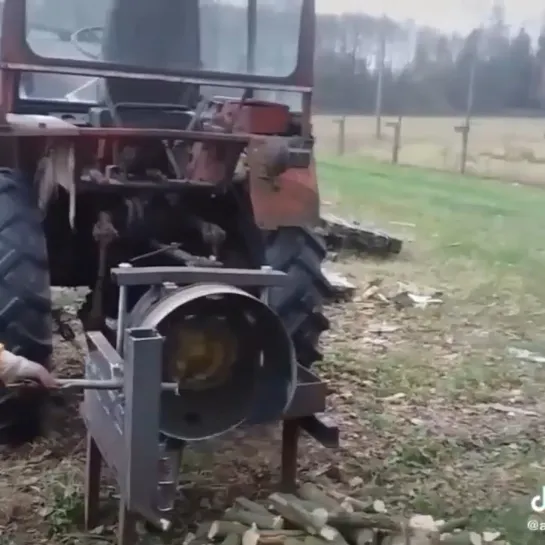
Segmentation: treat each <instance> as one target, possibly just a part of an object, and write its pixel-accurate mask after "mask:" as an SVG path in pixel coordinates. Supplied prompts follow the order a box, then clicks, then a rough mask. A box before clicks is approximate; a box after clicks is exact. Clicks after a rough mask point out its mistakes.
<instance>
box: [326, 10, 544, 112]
mask: <svg viewBox="0 0 545 545" xmlns="http://www.w3.org/2000/svg"><path fill="white" fill-rule="evenodd" d="M381 41H382V43H383V47H384V49H383V51H384V57H383V58H384V64H383V66H384V69H383V76H382V89H383V93H382V96H383V99H382V107H383V112H384V113H386V114H392V115H398V114H412V115H452V114H460V113H464V112H466V110H467V107H468V94H469V87H470V86H472V87H473V92H472V93H471V94H472V95H473V100H472V101H471V99H470V102H472V108H471V109H472V112H473V113H474V114H482V115H493V114H499V113H509V112H513V113H515V112H516V113H517V114H519V115H524V113H530V112H532V113H533V114H534V115H535V114H536V113H537V114H539V111H541V110H544V109H545V28H544V29H543V30H542V31H541V35H540V36H539V38H538V39H537V41H535V40H532V38H531V37H530V35H529V34H528V32H527V31H526V30H525V29H524V28H520V29H516V30H515V32H513V29H511V28H510V27H509V26H508V24H507V22H506V20H505V11H504V9H503V6H502V4H501V2H496V3H495V5H494V8H493V9H492V13H491V15H490V18H489V20H488V21H487V22H486V24H484V25H483V26H482V27H479V28H476V29H474V30H473V31H471V32H470V33H469V34H468V35H467V36H460V35H457V34H451V35H447V34H444V33H441V32H439V31H438V30H436V29H432V28H418V27H417V26H416V25H415V24H414V23H404V24H403V23H398V22H395V21H392V20H389V19H385V18H383V19H377V18H373V17H370V16H367V15H364V14H344V15H337V16H336V15H318V18H317V47H316V63H315V66H316V97H315V104H316V107H317V108H318V109H319V110H321V111H325V112H334V113H342V112H346V113H355V112H357V113H362V114H370V113H373V112H374V110H375V105H376V94H377V77H378V72H379V67H380V66H381V59H380V57H381V47H380V44H381ZM407 52H409V53H407ZM472 72H473V77H472ZM471 82H472V85H471Z"/></svg>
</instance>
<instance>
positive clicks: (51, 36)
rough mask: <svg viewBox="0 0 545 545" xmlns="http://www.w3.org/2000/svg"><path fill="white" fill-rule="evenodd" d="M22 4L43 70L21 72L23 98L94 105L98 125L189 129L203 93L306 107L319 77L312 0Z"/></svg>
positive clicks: (35, 0) (47, 0)
mask: <svg viewBox="0 0 545 545" xmlns="http://www.w3.org/2000/svg"><path fill="white" fill-rule="evenodd" d="M22 4H23V5H24V8H25V39H26V45H27V46H28V48H29V49H30V52H31V54H32V55H35V56H36V57H37V58H39V63H40V64H41V65H42V68H43V70H40V71H38V72H37V71H32V72H31V71H29V72H26V73H25V72H23V74H22V77H21V85H20V93H19V96H20V98H22V99H23V100H27V101H28V100H30V101H35V100H39V101H43V100H46V101H48V102H53V101H54V102H55V103H57V105H59V104H62V103H70V109H73V108H74V105H75V104H87V105H88V113H89V123H90V124H91V125H92V126H99V127H111V126H131V127H152V126H153V127H158V128H172V129H185V128H186V127H187V126H188V125H189V123H190V122H191V119H192V114H191V113H190V112H191V111H193V110H194V109H195V108H196V106H197V104H198V103H199V100H200V98H202V97H203V96H208V97H210V98H211V97H213V96H215V95H222V96H228V97H233V96H235V97H241V96H242V95H243V94H244V93H245V92H246V97H247V98H252V99H254V100H275V101H277V100H278V98H280V101H281V102H286V101H287V102H289V103H290V106H295V108H296V109H298V110H299V111H300V110H301V104H302V94H301V92H299V90H300V88H301V87H306V88H307V89H308V88H309V87H310V85H311V83H312V63H313V48H314V43H313V42H314V0H275V1H271V0H183V1H181V0H180V1H173V0H154V1H151V0H95V1H93V2H88V1H86V0H24V2H22ZM8 31H9V28H8ZM59 62H61V63H62V64H63V65H64V68H63V70H62V73H59V72H60V70H59V69H58V67H59ZM33 64H36V63H33ZM45 64H47V65H49V66H51V68H52V69H51V70H46V69H45V68H44V65H45ZM67 65H69V67H70V68H71V69H67V68H68V66H67ZM53 67H56V68H53ZM48 72H49V73H48ZM82 72H85V73H86V74H88V75H83V74H81V73H82ZM91 73H93V74H92V75H91ZM301 90H302V89H301ZM57 107H58V106H57ZM48 113H50V112H48Z"/></svg>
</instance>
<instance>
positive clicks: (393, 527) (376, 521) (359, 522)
mask: <svg viewBox="0 0 545 545" xmlns="http://www.w3.org/2000/svg"><path fill="white" fill-rule="evenodd" d="M328 524H330V525H331V526H333V527H334V528H338V527H345V528H375V529H377V530H387V531H389V532H400V531H402V530H403V525H402V524H400V523H399V522H398V521H397V520H396V519H395V518H394V517H391V516H389V515H384V514H381V513H377V514H367V513H338V514H336V515H331V516H330V517H329V518H328Z"/></svg>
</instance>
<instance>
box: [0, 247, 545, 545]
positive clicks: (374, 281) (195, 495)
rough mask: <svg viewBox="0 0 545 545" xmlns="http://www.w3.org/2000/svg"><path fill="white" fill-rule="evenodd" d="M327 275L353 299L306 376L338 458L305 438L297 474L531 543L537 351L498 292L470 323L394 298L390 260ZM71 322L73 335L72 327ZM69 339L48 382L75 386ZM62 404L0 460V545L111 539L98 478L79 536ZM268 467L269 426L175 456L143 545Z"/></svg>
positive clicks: (245, 490) (274, 450)
mask: <svg viewBox="0 0 545 545" xmlns="http://www.w3.org/2000/svg"><path fill="white" fill-rule="evenodd" d="M452 266H453V267H456V263H452ZM335 267H336V269H337V270H338V271H340V272H343V273H345V274H347V275H348V277H349V278H350V279H351V281H352V282H354V283H355V284H356V286H357V288H358V290H357V293H356V297H355V298H354V300H352V301H350V302H347V303H343V304H336V305H332V306H330V307H328V314H329V317H330V319H331V322H332V329H331V331H330V332H329V333H328V334H327V335H326V337H325V339H324V343H323V345H324V348H325V351H326V359H325V362H324V363H323V364H321V365H320V366H319V371H320V373H321V375H322V376H324V377H325V378H327V379H328V380H329V381H330V382H331V386H332V388H333V389H334V391H335V393H334V394H333V395H332V396H331V398H330V400H329V405H330V411H331V414H332V415H335V417H336V418H337V420H338V422H339V424H340V426H341V431H342V446H341V448H340V449H339V450H338V451H327V450H325V449H322V448H321V447H319V446H317V445H316V444H314V443H312V442H311V441H307V440H305V441H304V442H303V445H302V448H301V452H302V456H301V471H302V474H303V475H306V476H309V477H311V478H313V479H316V480H318V481H322V482H325V483H327V484H328V486H335V487H337V488H338V489H339V490H343V491H346V492H349V493H351V494H352V495H354V496H368V497H374V498H378V499H382V500H384V501H385V502H386V504H387V506H388V508H389V509H390V510H391V511H393V512H397V511H399V512H403V511H405V512H411V513H422V514H431V515H434V516H435V517H437V518H444V517H447V518H448V517H453V516H459V515H471V516H472V520H473V525H474V526H475V528H483V529H484V528H489V529H490V528H492V529H501V530H502V531H505V533H506V537H508V538H509V539H510V540H511V544H512V545H531V544H533V543H536V544H537V543H542V540H540V539H538V538H539V537H541V538H542V537H543V536H537V535H531V534H530V532H528V530H526V522H527V520H528V517H529V516H530V514H531V513H530V508H529V498H530V497H532V496H534V495H535V494H537V493H538V492H539V490H540V486H541V484H542V482H541V481H540V480H539V479H540V475H541V474H542V473H543V466H542V463H543V447H542V444H541V440H542V437H543V435H544V433H545V423H544V421H543V415H544V414H545V402H544V401H543V397H542V392H543V386H542V385H541V382H542V381H543V380H542V379H543V361H542V360H540V359H539V358H540V357H539V356H536V355H535V354H534V353H533V352H524V349H529V348H531V349H532V350H535V351H537V348H536V347H535V346H532V347H530V346H529V345H528V344H527V343H526V344H524V342H526V341H525V337H524V335H521V334H519V332H517V329H516V324H515V323H513V322H512V320H511V319H510V317H509V312H508V309H507V307H506V303H505V302H504V301H503V300H502V299H501V298H500V295H499V292H498V298H497V300H496V303H494V301H493V300H490V298H489V296H488V295H487V298H486V300H487V301H488V307H486V312H484V311H483V308H484V307H483V306H482V302H481V301H478V300H477V299H473V300H472V301H471V304H470V302H469V301H468V300H467V293H466V292H463V291H460V290H458V289H455V288H452V289H449V287H448V286H440V285H438V286H431V288H426V286H423V285H420V286H418V285H417V286H414V287H413V286H403V287H401V288H400V286H399V285H398V282H399V281H404V282H407V281H410V280H411V279H412V280H414V278H417V277H416V275H415V269H414V268H412V266H411V264H410V262H409V261H407V257H406V256H405V257H404V256H403V255H402V256H400V257H399V258H397V259H396V260H395V261H389V262H381V263H374V262H371V261H366V262H361V261H357V260H354V259H346V260H342V261H340V262H338V263H336V265H335ZM456 274H457V277H458V278H462V280H463V278H464V275H467V279H469V278H471V274H472V272H471V269H470V268H469V269H464V267H459V268H458V270H456ZM462 283H463V282H462ZM370 285H371V286H372V289H368V288H369V286H370ZM466 285H467V284H466ZM443 288H445V289H444V290H443V293H442V294H441V293H440V294H437V293H435V295H434V296H435V297H436V299H438V301H436V302H435V303H432V304H429V305H428V306H427V307H426V308H415V307H414V306H411V307H404V305H401V304H396V303H395V302H394V300H393V299H394V298H393V297H392V296H393V295H395V294H398V293H399V291H400V290H403V289H406V290H407V291H409V292H411V293H413V292H414V293H417V294H423V293H427V292H429V293H432V292H434V291H437V289H439V290H442V289H443ZM464 293H465V295H464ZM475 293H476V292H475V290H473V291H472V298H473V297H476V295H475ZM61 302H65V301H64V300H62V301H61ZM420 306H423V305H422V304H421V305H420ZM67 311H68V312H69V313H70V312H72V313H73V312H74V307H73V305H72V306H69V307H67ZM516 323H518V322H516ZM71 324H72V326H73V327H74V328H75V329H77V328H78V324H77V322H76V321H75V320H74V319H72V321H71ZM530 334H531V332H530V333H529V335H530ZM527 338H529V336H528V337H526V340H527ZM78 341H81V331H78V336H77V337H76V341H75V342H67V341H63V340H62V339H60V337H57V339H56V348H55V350H56V357H55V361H56V365H57V369H58V373H59V374H61V375H63V376H66V375H72V376H76V375H78V374H79V373H81V369H82V350H81V347H80V346H79V345H78ZM523 341H524V342H523ZM543 354H544V355H545V351H544V352H543ZM544 361H545V360H544ZM540 379H541V380H540ZM65 399H66V405H65V406H64V407H55V408H53V409H52V416H51V418H52V422H53V426H54V432H52V434H51V436H50V437H49V438H48V439H47V440H44V441H42V442H40V443H38V444H36V445H34V446H33V447H31V448H25V449H23V450H22V451H21V452H15V453H11V454H10V455H7V454H5V453H4V454H3V457H2V460H1V461H0V497H1V498H2V500H1V506H2V508H1V509H0V544H1V545H8V544H9V545H19V544H21V545H33V544H37V543H50V544H61V543H62V544H74V545H75V544H90V543H93V544H97V543H99V544H103V543H109V542H112V541H113V540H114V530H115V517H116V501H115V500H116V490H115V488H114V486H113V483H112V481H111V480H109V479H108V478H107V477H106V478H105V480H104V486H103V501H104V517H105V518H104V524H103V525H102V526H101V527H99V528H98V529H97V530H96V531H95V532H94V533H93V534H91V535H84V534H83V532H82V525H81V522H82V514H83V490H82V486H83V469H84V430H83V426H82V424H81V421H80V419H79V418H78V416H77V412H76V407H77V403H78V396H77V395H73V396H70V397H68V396H66V397H65ZM244 439H246V440H244ZM220 453H221V454H220ZM279 453H280V444H279V440H278V429H277V427H276V426H273V427H268V428H264V429H259V430H254V431H253V432H252V433H251V436H250V437H246V438H245V437H243V435H242V434H241V433H236V434H234V435H233V436H231V437H227V438H225V439H224V440H222V441H221V442H215V443H214V444H211V445H208V447H205V448H202V449H200V450H198V451H197V450H192V451H189V452H187V454H186V455H185V457H184V472H185V473H184V477H183V480H182V484H181V489H180V504H179V509H178V514H177V517H178V520H177V524H176V530H175V531H174V532H173V534H172V535H169V536H166V537H165V536H163V537H162V538H160V537H159V536H149V535H148V540H149V539H151V540H152V541H155V540H157V542H158V543H161V542H169V543H181V542H182V540H183V535H184V531H185V529H186V525H187V524H188V523H192V522H195V521H197V520H200V519H202V518H203V517H210V516H212V515H213V512H214V511H215V510H218V509H222V508H224V507H225V506H226V504H228V503H229V502H230V501H231V499H233V498H234V497H235V496H237V495H239V494H244V495H247V496H250V497H251V496H255V495H259V494H262V493H266V492H268V491H270V490H271V489H272V488H274V484H275V482H276V480H277V478H278V474H279V471H278V468H279Z"/></svg>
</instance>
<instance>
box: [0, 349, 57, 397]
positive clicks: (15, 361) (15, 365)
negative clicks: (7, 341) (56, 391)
mask: <svg viewBox="0 0 545 545" xmlns="http://www.w3.org/2000/svg"><path fill="white" fill-rule="evenodd" d="M23 380H34V381H36V382H39V383H40V384H41V385H42V386H44V387H45V388H57V382H56V380H55V378H54V377H53V375H51V373H49V371H48V370H47V369H46V368H45V367H43V366H41V365H40V364H39V363H36V362H33V361H30V360H28V359H26V358H24V357H23V356H17V355H15V354H13V353H12V352H10V351H9V350H6V349H5V348H4V345H3V344H0V382H3V383H4V384H6V385H8V384H12V383H14V382H19V381H23Z"/></svg>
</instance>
